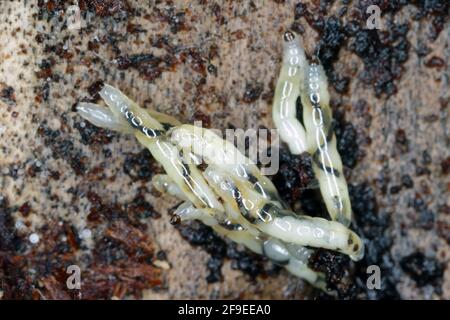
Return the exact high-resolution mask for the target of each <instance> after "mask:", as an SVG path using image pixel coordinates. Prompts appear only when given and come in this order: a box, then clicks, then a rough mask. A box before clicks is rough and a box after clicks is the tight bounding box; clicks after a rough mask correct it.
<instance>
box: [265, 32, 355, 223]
mask: <svg viewBox="0 0 450 320" xmlns="http://www.w3.org/2000/svg"><path fill="white" fill-rule="evenodd" d="M298 99H299V100H300V101H297V100H298ZM329 101H330V97H329V93H328V88H327V78H326V76H325V73H324V70H323V68H322V66H321V65H318V64H315V63H312V64H311V65H310V64H309V63H308V61H307V59H306V56H305V52H304V50H303V48H302V46H301V43H300V39H299V37H298V36H297V35H296V34H294V33H293V32H291V31H288V32H286V33H285V34H284V55H283V63H282V67H281V72H280V77H279V79H278V83H277V86H276V91H275V98H274V104H273V112H272V114H273V119H274V122H275V125H276V127H277V128H278V129H279V130H280V137H281V139H282V140H283V141H284V142H286V143H287V144H288V146H289V150H290V151H291V153H293V154H301V153H303V152H307V153H309V154H310V155H311V158H312V166H313V171H314V174H315V175H316V178H317V180H318V181H319V186H320V191H321V194H322V197H323V199H324V201H325V204H326V207H327V210H328V212H329V214H330V216H331V219H332V220H334V221H338V222H340V223H342V224H343V225H344V226H349V225H350V222H351V218H352V210H351V205H350V198H349V195H348V188H347V182H346V180H345V177H344V174H343V171H342V161H341V157H340V156H339V153H338V151H337V148H336V137H335V135H334V132H333V129H332V115H331V109H330V106H329ZM297 103H301V106H302V108H301V109H302V114H297V111H298V110H297Z"/></svg>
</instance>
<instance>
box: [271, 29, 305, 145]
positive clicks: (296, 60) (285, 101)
mask: <svg viewBox="0 0 450 320" xmlns="http://www.w3.org/2000/svg"><path fill="white" fill-rule="evenodd" d="M306 66H307V62H306V57H305V52H304V51H303V48H302V46H301V44H300V38H299V37H298V36H297V35H295V34H294V33H292V32H286V33H285V34H284V43H283V64H282V65H281V70H280V76H279V78H278V83H277V86H276V89H275V96H274V103H273V109H272V117H273V121H274V122H275V126H276V127H277V128H278V130H279V132H280V137H281V139H282V140H283V141H285V142H286V143H287V144H288V145H289V149H290V151H291V152H292V153H293V154H301V153H302V152H304V151H306V149H307V145H306V132H305V129H304V128H303V126H302V124H301V123H300V121H298V119H297V110H296V109H297V108H296V101H297V98H298V96H299V95H300V89H301V88H303V86H304V81H303V80H304V71H303V70H305V68H306Z"/></svg>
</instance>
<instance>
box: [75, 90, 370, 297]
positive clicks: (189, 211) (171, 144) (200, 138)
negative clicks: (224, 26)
mask: <svg viewBox="0 0 450 320" xmlns="http://www.w3.org/2000/svg"><path fill="white" fill-rule="evenodd" d="M100 96H101V97H102V98H103V100H104V101H105V102H106V104H107V106H108V107H109V108H104V107H101V106H99V105H95V104H89V103H80V104H79V105H78V113H79V114H80V115H81V116H82V117H83V118H84V119H86V120H88V121H90V122H91V123H93V124H95V125H97V126H100V127H103V128H108V129H111V130H116V131H119V132H123V133H128V134H134V135H135V136H136V138H137V139H138V141H139V142H140V143H141V144H142V145H144V146H145V147H146V148H148V149H149V151H150V152H151V154H152V155H153V157H154V158H155V159H156V160H157V161H158V162H159V163H160V164H161V165H162V166H163V168H164V170H165V171H166V174H164V175H155V176H154V178H153V181H152V182H153V184H154V186H155V187H156V188H157V189H158V190H160V191H162V192H166V193H169V194H171V195H172V196H175V197H177V198H179V199H180V200H182V201H183V203H182V204H181V205H180V206H179V207H178V209H177V210H176V211H175V214H174V216H173V220H174V221H176V222H181V221H185V220H192V219H197V220H200V221H202V222H203V223H205V224H206V225H208V226H211V227H212V228H213V229H214V230H215V231H216V232H217V233H219V234H221V235H223V236H226V237H228V238H230V239H231V240H233V241H235V242H237V243H240V244H243V245H244V246H246V247H247V248H249V249H250V250H252V251H254V252H256V253H258V254H264V255H265V256H267V257H268V258H269V259H271V260H273V261H274V262H276V263H277V264H280V265H283V266H284V267H285V268H286V269H287V270H289V271H290V272H291V273H293V274H295V275H297V276H298V277H301V278H303V279H306V280H307V281H309V282H310V283H312V284H313V285H315V286H316V287H319V288H322V289H324V288H325V281H324V275H323V274H322V273H318V272H315V271H313V270H311V269H310V268H309V267H308V265H307V262H308V259H309V257H310V255H311V252H312V249H309V248H306V247H305V246H308V247H316V248H327V249H331V250H336V251H339V252H342V253H344V254H347V255H349V256H350V257H351V258H352V259H354V260H358V259H360V258H361V257H362V255H363V246H362V243H361V240H360V239H359V237H358V236H357V235H356V234H354V233H353V232H352V231H351V230H349V229H348V228H346V227H345V226H344V225H342V224H340V223H339V222H335V221H326V220H324V219H322V218H313V217H307V216H303V215H297V214H296V213H294V212H292V211H290V210H289V208H287V207H286V206H285V204H284V203H283V202H282V201H281V199H280V197H279V195H278V192H277V190H276V188H275V186H274V185H273V183H272V182H271V181H270V180H269V179H268V178H267V177H265V176H263V175H262V174H261V172H260V170H259V168H258V167H257V166H256V165H254V164H252V163H251V161H250V160H249V159H248V158H246V157H245V156H244V155H243V154H241V153H240V151H239V150H238V149H237V148H235V146H234V145H233V144H231V143H229V142H227V141H225V140H223V139H222V138H220V137H219V136H218V135H216V134H215V133H214V132H213V131H211V130H208V129H204V128H200V127H196V126H192V125H186V124H184V125H182V124H181V123H179V122H178V121H177V120H176V119H174V118H173V117H170V116H167V115H163V114H161V113H157V112H154V111H147V110H145V109H142V108H140V107H139V106H137V105H136V104H135V103H134V102H133V101H131V100H130V99H129V98H127V97H126V96H125V95H124V94H123V93H121V92H120V91H119V90H117V89H115V88H113V87H111V86H109V85H105V86H104V88H103V89H102V90H101V91H100Z"/></svg>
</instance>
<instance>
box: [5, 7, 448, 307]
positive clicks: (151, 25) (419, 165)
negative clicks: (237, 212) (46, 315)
mask: <svg viewBox="0 0 450 320" xmlns="http://www.w3.org/2000/svg"><path fill="white" fill-rule="evenodd" d="M78 2H79V8H80V12H81V28H80V29H77V28H75V29H73V28H71V26H72V24H70V21H71V20H68V19H70V18H69V12H70V10H71V9H70V8H69V7H70V5H71V4H72V1H62V0H48V1H44V0H39V1H37V2H35V1H12V2H9V1H2V3H1V5H0V110H1V112H0V297H3V298H36V299H38V298H74V299H79V298H111V297H118V298H122V297H136V298H141V297H144V298H186V299H193V298H277V299H298V298H304V297H324V296H323V295H322V294H320V293H319V292H317V291H314V290H312V289H311V288H309V287H308V286H307V285H306V284H305V283H303V282H302V281H300V280H298V279H296V278H295V277H293V276H291V275H289V274H287V273H286V272H284V271H281V270H279V269H278V268H276V267H274V266H273V265H271V264H270V263H269V262H267V261H266V260H265V259H263V258H261V257H257V256H254V255H253V254H251V253H249V252H247V251H245V250H243V249H242V248H237V247H236V246H234V245H233V244H230V243H229V242H228V241H224V240H222V239H221V238H219V237H217V236H215V235H214V234H213V233H212V232H211V231H210V230H209V229H208V228H205V227H203V226H201V225H200V224H197V223H192V224H188V225H186V226H180V227H178V228H175V227H173V226H172V225H170V223H169V221H170V215H169V213H168V212H170V210H171V208H173V206H174V205H176V204H177V202H176V201H175V200H174V199H172V198H170V197H168V196H164V195H160V194H158V193H157V192H156V191H155V190H153V189H152V187H151V185H150V179H151V176H152V175H153V174H154V173H155V172H159V171H161V168H160V167H159V165H158V164H156V163H155V162H154V161H153V159H152V158H151V156H150V155H149V153H148V152H147V151H143V150H142V147H141V146H140V145H139V144H138V143H137V141H136V140H135V139H134V138H132V137H127V136H120V135H117V134H115V133H112V132H109V131H105V130H100V129H97V128H95V127H93V126H91V125H90V124H88V123H85V122H83V121H82V119H81V118H80V117H79V116H78V115H77V114H76V113H75V112H74V105H75V104H76V103H77V102H78V101H81V100H88V101H97V100H98V95H97V94H96V93H97V92H98V90H99V88H101V85H102V83H103V82H104V83H109V84H111V85H113V86H115V87H117V88H120V89H121V90H122V91H123V92H125V93H126V94H127V95H128V96H129V97H130V98H132V99H134V100H135V101H137V102H138V103H139V104H140V105H141V106H145V107H147V108H154V109H157V110H159V111H162V112H166V113H168V114H171V115H174V116H175V117H177V118H178V119H179V120H181V121H183V122H192V121H193V120H202V121H203V124H204V125H205V126H210V127H212V128H217V129H221V130H224V129H226V128H244V129H246V128H250V127H253V128H258V127H261V126H264V127H266V128H271V127H273V124H272V121H271V99H272V97H273V92H274V86H275V82H276V79H277V76H278V70H279V67H280V62H281V36H282V33H283V31H284V30H286V29H288V28H291V29H293V30H295V31H296V32H299V33H301V34H302V36H303V41H304V44H305V47H306V51H307V52H308V53H309V55H312V54H315V53H316V54H318V56H319V58H320V59H321V61H322V63H323V64H324V66H325V68H326V71H327V74H328V76H329V80H330V81H329V82H330V94H331V98H332V102H333V112H334V116H335V118H336V127H335V130H336V134H337V137H338V141H339V150H340V152H341V155H342V157H343V161H344V164H345V166H346V170H345V174H346V176H347V178H348V182H349V184H350V192H351V195H352V201H353V210H354V213H355V222H354V228H356V230H357V231H358V232H359V233H360V234H361V235H362V236H363V238H364V239H365V243H366V248H367V255H366V258H365V259H364V261H362V262H361V263H358V264H351V263H350V262H349V261H348V259H346V258H344V257H342V256H340V255H336V254H332V253H330V252H326V251H319V252H318V253H317V255H316V256H315V259H314V261H312V262H311V264H312V266H313V267H314V268H317V269H322V270H324V271H326V272H327V274H328V280H329V285H330V287H334V288H337V289H338V291H339V293H340V296H341V297H342V298H373V299H377V298H406V299H408V298H421V299H429V298H444V299H449V298H450V268H449V258H450V252H449V241H450V216H449V206H450V200H449V199H450V197H449V190H450V180H449V175H448V173H449V171H450V169H449V168H450V154H449V138H448V130H449V121H448V101H449V95H448V89H449V79H448V74H449V65H448V57H449V33H450V28H449V24H448V17H449V15H448V10H449V8H448V1H446V0H444V1H411V3H409V2H408V1H396V2H394V1H372V2H371V1H321V2H319V1H311V2H307V1H288V0H286V1H256V0H255V1H225V2H223V1H207V0H196V1H192V2H190V3H189V4H186V2H185V1H132V0H128V1H126V0H79V1H78ZM373 3H375V4H377V5H379V7H380V8H381V13H382V26H381V27H382V28H381V30H378V31H377V30H367V27H366V19H367V17H368V15H367V14H366V13H365V12H366V8H367V6H368V5H369V4H373ZM68 21H69V23H68ZM68 26H69V28H68ZM306 162H307V161H306ZM307 167H308V166H307V163H305V161H304V159H300V160H299V159H295V158H294V157H292V156H290V155H289V154H288V153H287V152H286V151H283V152H282V153H281V167H280V172H279V173H278V174H277V175H276V176H275V177H274V181H275V182H276V184H277V187H278V188H279V189H281V190H285V191H283V193H282V194H283V196H284V197H285V198H286V200H287V201H290V202H291V203H293V204H294V205H296V206H300V207H302V209H303V210H305V211H306V212H308V213H309V214H323V212H322V213H321V211H323V206H322V205H321V204H320V202H319V201H318V200H317V191H316V190H307V191H304V190H300V187H299V185H302V182H303V180H302V179H303V176H304V175H305V174H307V173H306V172H305V170H307ZM296 188H298V190H297V189H296ZM33 233H35V234H36V235H38V236H39V242H38V243H36V244H33V243H32V242H30V235H32V234H33ZM34 236H35V235H33V237H34ZM33 237H31V239H33ZM72 264H76V265H78V266H80V268H81V271H82V275H81V276H82V288H81V290H69V289H67V287H66V278H67V276H68V275H67V274H66V268H67V266H69V265H72ZM372 264H377V265H379V266H380V268H381V277H382V280H383V286H382V290H368V289H367V288H366V287H365V282H366V278H367V274H366V267H367V266H368V265H372Z"/></svg>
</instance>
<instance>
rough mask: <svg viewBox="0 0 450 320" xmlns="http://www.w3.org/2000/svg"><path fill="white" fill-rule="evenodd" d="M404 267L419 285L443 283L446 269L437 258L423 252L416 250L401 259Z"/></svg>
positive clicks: (401, 264)
mask: <svg viewBox="0 0 450 320" xmlns="http://www.w3.org/2000/svg"><path fill="white" fill-rule="evenodd" d="M400 266H401V267H402V269H403V270H404V271H405V272H406V273H408V274H409V275H410V276H411V278H413V279H414V281H416V283H417V285H418V286H419V287H423V286H425V285H427V284H436V283H442V277H443V274H444V270H443V267H442V264H441V263H439V262H438V261H437V260H436V259H433V258H428V257H425V255H424V254H423V253H421V252H415V253H412V254H410V255H409V256H406V257H404V258H403V259H402V260H401V261H400Z"/></svg>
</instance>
